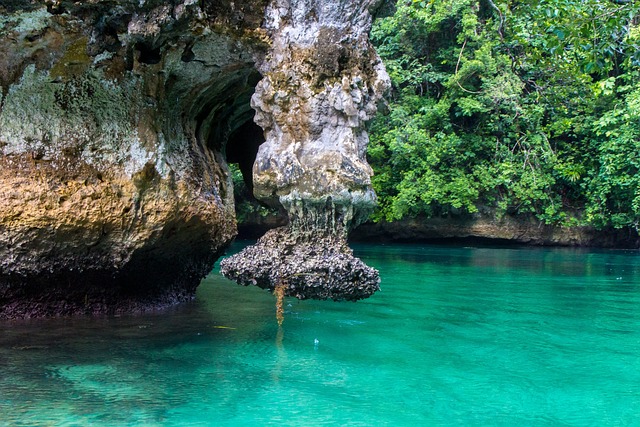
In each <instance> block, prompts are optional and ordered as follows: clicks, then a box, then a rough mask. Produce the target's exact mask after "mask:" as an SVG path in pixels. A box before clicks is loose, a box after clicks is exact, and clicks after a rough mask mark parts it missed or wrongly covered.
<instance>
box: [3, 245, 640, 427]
mask: <svg viewBox="0 0 640 427" xmlns="http://www.w3.org/2000/svg"><path fill="white" fill-rule="evenodd" d="M356 255H358V256H360V257H362V258H363V260H364V261H365V262H367V263H368V264H370V265H372V266H374V267H376V268H378V269H379V270H380V273H381V276H382V280H383V281H382V291H381V292H380V293H378V294H376V295H374V296H373V297H372V298H370V299H368V300H366V301H360V302H358V303H334V302H323V301H297V300H294V299H285V301H284V308H285V311H286V313H285V315H286V322H285V324H284V325H283V326H281V327H279V326H278V324H277V321H276V319H275V318H274V297H273V296H272V295H270V294H269V293H268V292H266V291H262V290H260V289H258V288H244V287H239V286H237V285H235V284H232V283H231V282H228V281H226V280H225V279H223V278H221V277H219V276H218V275H216V274H212V275H211V276H210V277H208V278H207V279H206V280H205V281H204V282H203V283H202V285H201V287H200V288H199V291H198V296H197V299H196V301H194V302H193V303H189V304H185V305H182V306H180V307H176V308H175V309H173V310H170V311H163V312H160V313H155V314H148V315H143V316H122V317H115V318H99V319H49V320H35V321H23V322H6V323H3V324H2V325H0V328H1V329H0V331H1V332H0V365H1V366H2V375H1V376H0V425H2V426H4V425H29V426H45V425H56V426H58V425H62V426H64V425H68V426H71V425H74V426H77V425H98V426H99V425H105V426H112V425H118V426H138V425H145V426H182V425H189V426H192V425H196V426H197V425H202V426H208V425H223V426H236V425H237V426H245V425H279V426H280V425H311V426H315V425H351V426H359V425H367V426H368V425H389V426H391V425H393V426H414V425H452V424H453V425H495V424H501V425H515V424H518V423H520V424H523V425H562V424H566V425H587V424H596V423H597V424H602V425H639V424H640V415H638V413H637V411H636V409H635V408H638V407H640V387H638V384H640V358H638V357H637V355H638V354H639V353H640V310H638V307H639V306H640V288H639V286H640V260H639V259H638V254H637V253H636V252H633V251H591V252H589V251H582V250H561V249H551V250H548V249H522V248H507V249H497V248H494V249H488V248H471V247H466V248H461V247H443V246H417V245H415V246H412V245H407V246H367V245H360V246H356Z"/></svg>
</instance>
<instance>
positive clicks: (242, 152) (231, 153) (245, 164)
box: [225, 120, 264, 200]
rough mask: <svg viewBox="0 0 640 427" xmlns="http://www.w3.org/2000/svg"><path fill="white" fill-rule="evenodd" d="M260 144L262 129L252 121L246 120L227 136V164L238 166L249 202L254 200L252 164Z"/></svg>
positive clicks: (262, 136) (262, 140)
mask: <svg viewBox="0 0 640 427" xmlns="http://www.w3.org/2000/svg"><path fill="white" fill-rule="evenodd" d="M262 143H264V133H263V131H262V128H261V127H260V126H258V125H257V124H255V123H254V122H253V120H248V121H246V122H245V123H243V124H242V125H240V126H239V127H238V128H237V129H236V130H235V131H234V132H233V133H232V134H231V135H230V136H229V139H228V141H227V146H226V150H225V154H226V158H227V163H229V164H233V163H235V164H237V165H238V168H239V169H240V172H241V173H242V180H243V181H244V185H245V186H246V188H247V190H248V193H249V194H247V197H248V198H249V199H251V200H255V197H254V196H253V174H252V171H253V163H254V162H255V161H256V156H257V154H258V148H259V147H260V145H261V144H262Z"/></svg>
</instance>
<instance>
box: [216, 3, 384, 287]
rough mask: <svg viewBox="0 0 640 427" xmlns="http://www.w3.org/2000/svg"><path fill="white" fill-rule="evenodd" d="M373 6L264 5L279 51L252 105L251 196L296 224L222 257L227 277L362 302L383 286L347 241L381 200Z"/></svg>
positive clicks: (269, 60)
mask: <svg viewBox="0 0 640 427" xmlns="http://www.w3.org/2000/svg"><path fill="white" fill-rule="evenodd" d="M374 6H376V5H375V2H374V1H350V0H306V1H302V0H273V1H272V2H271V3H270V4H269V6H268V7H267V19H266V24H265V27H266V29H267V31H268V35H269V36H270V38H271V39H272V46H271V49H270V51H269V54H268V55H266V56H265V57H264V59H263V60H262V61H260V62H259V63H258V69H259V70H260V71H261V73H262V74H263V79H262V80H261V81H260V82H259V83H258V85H257V87H256V92H255V94H254V95H253V97H252V99H251V105H252V106H253V108H254V109H255V110H256V117H255V121H256V123H257V124H258V125H260V126H261V127H262V128H263V129H264V131H265V137H266V142H265V143H264V144H262V145H261V146H260V148H259V151H258V155H257V159H256V162H255V164H254V167H253V183H254V193H255V195H256V197H258V198H260V199H262V200H264V201H266V202H269V203H272V204H273V203H280V204H282V205H283V206H284V207H285V209H286V210H287V212H288V215H289V220H290V224H289V226H288V227H287V228H285V229H280V230H278V231H277V232H274V233H275V234H269V235H267V236H265V237H264V238H263V239H261V240H260V241H259V242H258V243H257V244H256V246H255V247H251V248H248V249H246V250H245V251H244V252H242V253H240V254H238V255H236V256H234V257H231V258H228V259H226V260H224V261H223V263H222V264H221V267H222V268H221V271H222V273H223V274H225V275H226V276H227V277H230V278H233V279H234V280H236V281H238V282H239V283H242V284H245V285H247V284H257V285H258V286H260V287H263V288H267V289H273V288H274V287H275V286H277V285H278V284H279V283H282V282H283V281H284V282H286V284H287V289H286V292H287V294H288V295H294V296H297V297H299V298H307V297H312V298H332V299H336V300H340V299H348V300H355V299H360V298H364V297H366V296H368V295H370V294H372V293H373V292H375V290H377V289H378V282H379V279H378V274H377V271H375V270H374V269H371V268H369V267H366V266H364V264H362V263H361V261H360V260H357V259H354V258H353V256H352V255H351V252H350V250H348V248H347V245H346V241H345V239H346V234H347V232H348V231H349V229H350V228H352V227H353V226H355V225H357V224H359V223H360V222H362V221H363V220H364V219H366V217H367V216H368V215H369V213H370V212H371V210H372V208H373V206H374V204H375V194H374V192H373V189H372V187H371V179H370V178H371V175H372V170H371V168H370V167H369V165H368V164H367V162H366V159H365V150H366V146H367V143H368V136H367V133H366V130H365V123H366V121H367V120H369V119H370V118H371V117H372V115H373V114H374V113H375V112H376V110H377V106H378V102H379V101H380V99H381V98H382V96H383V94H384V93H385V91H387V89H388V87H389V79H388V76H387V74H386V72H385V70H384V66H383V65H382V63H381V61H380V58H379V57H378V55H377V54H376V52H375V51H374V49H373V47H372V46H371V44H370V43H369V38H368V32H369V29H370V26H371V8H372V7H374ZM297 248H303V249H297ZM269 266H271V267H269ZM365 267H366V268H365ZM338 271H340V273H339V274H337V273H336V272H338ZM322 277H325V278H329V277H332V279H326V280H325V281H324V282H323V281H322V280H320V279H319V278H322ZM338 277H339V278H338ZM323 283H324V285H323ZM340 283H342V284H343V285H344V284H349V285H348V286H343V285H341V284H340ZM323 287H324V289H322V288H323ZM321 289H322V290H321Z"/></svg>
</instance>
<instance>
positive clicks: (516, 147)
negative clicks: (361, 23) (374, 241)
mask: <svg viewBox="0 0 640 427" xmlns="http://www.w3.org/2000/svg"><path fill="white" fill-rule="evenodd" d="M639 16H640V5H639V4H637V3H635V2H613V1H605V0H586V1H572V0H561V1H550V0H525V1H518V2H502V3H498V4H495V3H494V2H493V1H491V0H447V1H433V0H432V1H420V0H413V1H411V2H406V1H399V2H398V4H397V10H396V13H395V14H394V15H393V16H390V17H387V18H384V19H380V20H378V21H377V22H376V23H375V25H374V28H373V30H372V40H373V41H374V43H375V44H376V45H377V48H378V51H379V53H380V55H381V56H382V58H383V60H384V62H385V64H386V66H387V70H388V72H389V75H390V77H391V79H392V83H393V89H394V90H393V97H392V99H391V102H390V112H389V114H388V115H380V116H378V117H377V118H376V119H375V120H374V121H373V122H372V124H371V132H370V135H371V143H370V146H369V152H368V154H369V160H370V162H371V164H372V165H373V167H374V170H375V172H376V175H375V176H374V187H375V189H376V191H377V193H378V196H379V200H380V204H379V208H378V211H377V212H376V213H375V217H374V219H383V218H384V219H387V220H396V219H401V218H403V217H407V216H409V217H412V216H417V215H427V216H432V215H447V214H450V213H474V212H477V211H479V210H482V211H491V212H494V214H496V215H498V216H500V215H504V214H533V215H536V216H537V217H538V218H539V219H540V220H541V221H544V222H546V223H550V224H553V223H556V224H565V225H576V224H590V225H595V226H598V227H605V226H615V227H622V226H636V225H637V224H638V220H639V219H640V178H636V176H637V172H638V167H639V166H640V146H639V145H640V120H639V114H640V78H639V77H640V76H639V75H638V68H639V66H640V30H638V21H639Z"/></svg>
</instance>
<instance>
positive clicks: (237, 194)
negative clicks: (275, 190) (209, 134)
mask: <svg viewBox="0 0 640 427" xmlns="http://www.w3.org/2000/svg"><path fill="white" fill-rule="evenodd" d="M229 171H230V172H231V180H232V181H233V197H234V200H235V204H236V219H237V220H238V223H247V222H249V223H250V222H255V221H256V220H257V219H258V218H260V217H262V218H264V217H267V216H270V215H277V214H278V210H277V209H274V208H268V207H265V206H264V205H261V204H260V203H258V201H257V200H256V199H255V197H253V194H252V193H251V190H250V189H249V188H248V187H247V185H246V184H245V182H244V178H243V176H242V172H241V171H240V168H239V167H238V165H237V164H235V163H230V164H229Z"/></svg>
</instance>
